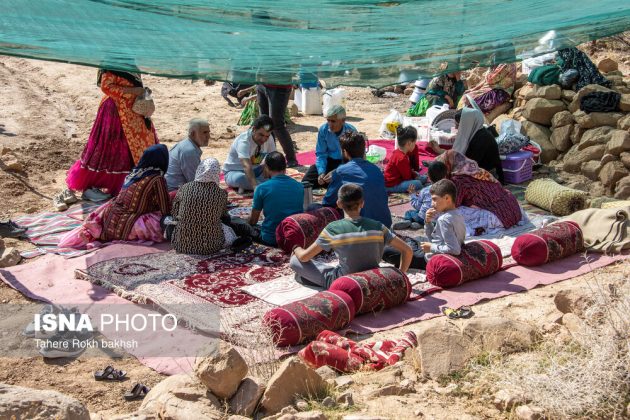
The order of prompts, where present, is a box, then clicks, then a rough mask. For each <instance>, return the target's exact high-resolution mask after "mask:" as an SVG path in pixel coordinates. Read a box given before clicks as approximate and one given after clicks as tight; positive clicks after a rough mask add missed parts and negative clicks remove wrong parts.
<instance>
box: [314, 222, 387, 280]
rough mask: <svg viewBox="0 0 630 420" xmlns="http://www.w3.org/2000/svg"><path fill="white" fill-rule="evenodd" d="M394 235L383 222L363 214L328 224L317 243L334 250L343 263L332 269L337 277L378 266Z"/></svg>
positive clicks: (323, 247)
mask: <svg viewBox="0 0 630 420" xmlns="http://www.w3.org/2000/svg"><path fill="white" fill-rule="evenodd" d="M392 239H394V235H393V234H392V232H391V231H390V230H389V229H387V228H386V227H385V226H384V225H383V224H382V223H381V222H377V221H376V220H372V219H368V218H365V217H359V218H358V219H354V220H352V219H342V220H337V221H335V222H332V223H330V224H328V226H326V228H325V229H324V230H323V231H322V233H321V234H320V235H319V237H318V238H317V241H316V243H317V245H319V246H320V247H321V248H322V249H324V250H325V251H330V250H333V251H334V252H335V254H336V255H337V257H338V258H339V267H337V269H336V270H334V271H333V272H331V273H330V274H331V276H334V278H333V279H332V280H334V279H336V278H338V277H341V276H345V275H348V274H353V273H358V272H361V271H365V270H371V269H373V268H377V267H378V265H379V263H380V262H381V259H382V258H383V250H384V248H385V245H387V244H389V243H390V242H391V241H392Z"/></svg>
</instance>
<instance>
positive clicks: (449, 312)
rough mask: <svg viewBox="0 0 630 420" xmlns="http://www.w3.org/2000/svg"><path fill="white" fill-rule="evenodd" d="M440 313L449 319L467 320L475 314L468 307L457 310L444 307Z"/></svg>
mask: <svg viewBox="0 0 630 420" xmlns="http://www.w3.org/2000/svg"><path fill="white" fill-rule="evenodd" d="M442 313H443V314H444V315H446V316H447V317H449V318H450V319H468V318H470V317H472V316H473V315H474V314H475V313H474V312H473V310H472V309H471V308H470V306H462V307H460V308H458V309H453V308H448V307H446V306H445V307H443V308H442Z"/></svg>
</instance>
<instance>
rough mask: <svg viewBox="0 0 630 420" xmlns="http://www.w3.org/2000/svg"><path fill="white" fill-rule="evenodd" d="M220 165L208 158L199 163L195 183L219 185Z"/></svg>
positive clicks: (213, 159)
mask: <svg viewBox="0 0 630 420" xmlns="http://www.w3.org/2000/svg"><path fill="white" fill-rule="evenodd" d="M220 172H221V165H219V161H218V160H216V159H215V158H208V159H204V160H202V161H201V163H200V164H199V166H198V167H197V172H196V173H195V181H197V182H214V183H215V184H218V183H219V173H220Z"/></svg>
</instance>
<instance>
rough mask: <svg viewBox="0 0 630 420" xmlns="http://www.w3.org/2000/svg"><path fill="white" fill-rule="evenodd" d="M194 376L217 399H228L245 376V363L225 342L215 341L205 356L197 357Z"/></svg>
mask: <svg viewBox="0 0 630 420" xmlns="http://www.w3.org/2000/svg"><path fill="white" fill-rule="evenodd" d="M195 374H196V375H197V377H198V378H199V380H200V381H201V382H202V383H203V384H204V385H205V386H206V387H207V388H208V389H209V390H210V391H211V392H212V393H213V394H214V395H216V396H217V397H219V398H230V397H232V395H234V393H235V392H236V390H237V389H238V386H239V384H240V383H241V381H242V380H243V378H244V377H245V375H247V363H245V360H243V357H241V355H240V354H239V352H238V351H236V349H235V348H234V347H232V346H231V345H229V344H228V343H226V342H225V341H219V340H218V341H215V342H214V343H213V344H212V347H211V349H210V352H209V354H208V355H207V356H204V357H198V358H197V361H196V363H195Z"/></svg>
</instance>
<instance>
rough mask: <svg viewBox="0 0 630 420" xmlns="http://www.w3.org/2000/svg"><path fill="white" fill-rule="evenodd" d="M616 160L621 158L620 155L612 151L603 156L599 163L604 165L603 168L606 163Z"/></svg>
mask: <svg viewBox="0 0 630 420" xmlns="http://www.w3.org/2000/svg"><path fill="white" fill-rule="evenodd" d="M615 160H619V157H617V156H615V155H612V154H610V153H606V154H605V155H604V156H602V159H601V160H600V161H599V163H600V164H601V165H602V168H603V167H604V165H605V164H607V163H608V162H614V161H615Z"/></svg>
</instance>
